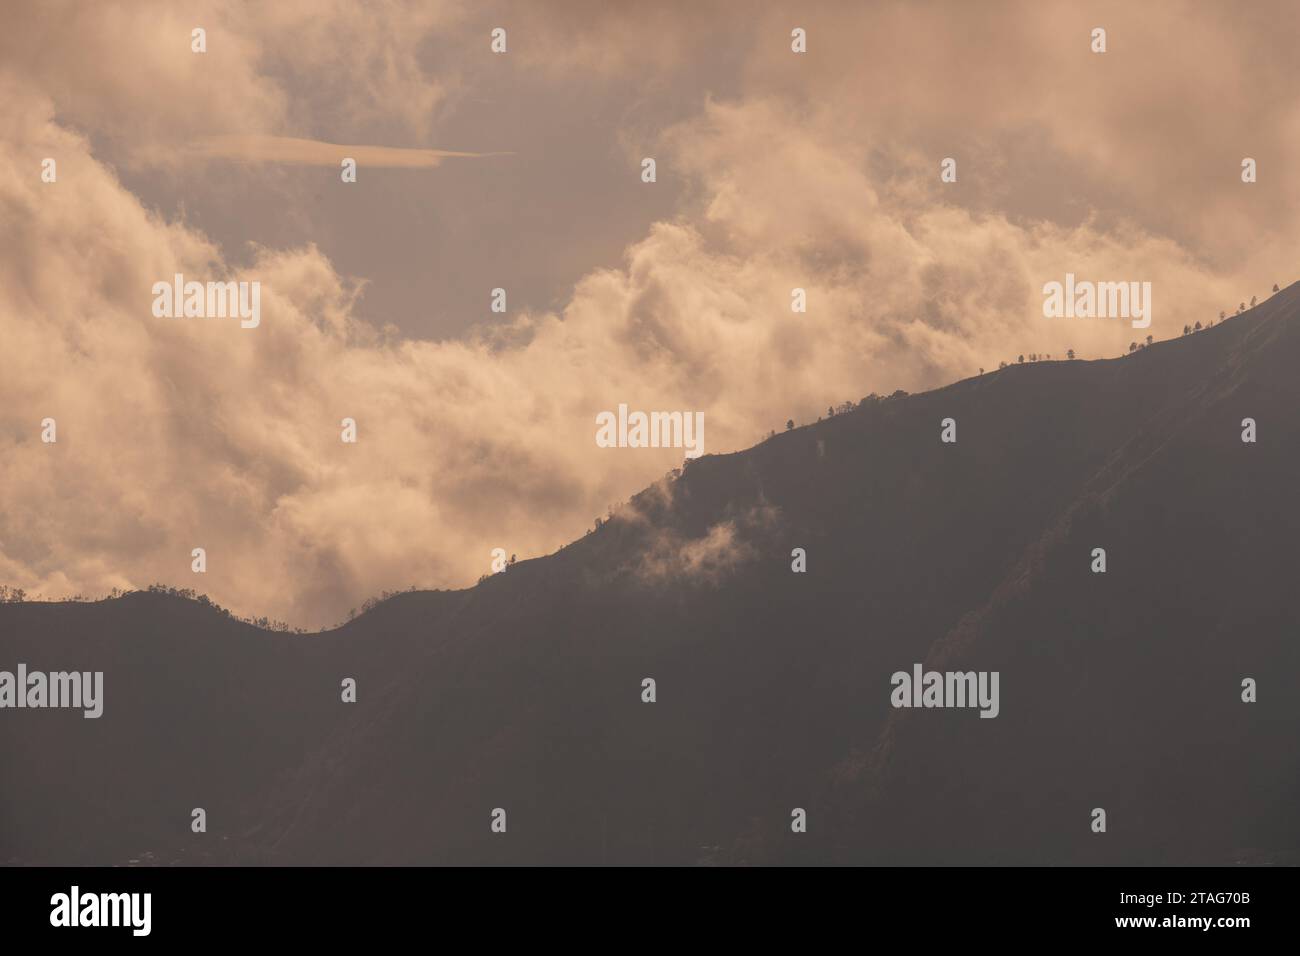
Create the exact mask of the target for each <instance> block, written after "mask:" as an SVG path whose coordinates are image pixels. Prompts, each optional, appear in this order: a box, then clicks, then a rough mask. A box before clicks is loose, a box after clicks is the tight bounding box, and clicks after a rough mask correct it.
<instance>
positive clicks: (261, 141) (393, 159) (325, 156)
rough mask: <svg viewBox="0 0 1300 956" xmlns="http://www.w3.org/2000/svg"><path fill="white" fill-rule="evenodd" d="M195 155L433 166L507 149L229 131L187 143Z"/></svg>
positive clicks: (304, 163) (332, 163)
mask: <svg viewBox="0 0 1300 956" xmlns="http://www.w3.org/2000/svg"><path fill="white" fill-rule="evenodd" d="M186 149H187V152H188V153H189V155H190V156H192V157H194V158H196V159H226V160H235V161H240V162H249V163H289V164H294V165H301V166H338V165H339V163H341V162H342V161H343V159H344V158H345V157H349V158H351V159H354V160H356V162H357V165H358V166H361V167H373V166H378V167H386V168H389V169H433V168H435V167H436V166H438V165H439V164H441V163H442V161H443V160H444V159H447V158H449V157H451V158H482V157H485V156H506V155H510V154H508V153H460V152H453V151H451V150H446V149H405V148H400V147H395V146H341V145H339V144H337V143H323V142H320V141H319V140H313V139H296V138H294V137H291V136H259V135H255V134H249V135H229V136H213V137H209V138H207V139H201V140H196V141H195V142H193V143H191V144H189V145H188V146H187V148H186Z"/></svg>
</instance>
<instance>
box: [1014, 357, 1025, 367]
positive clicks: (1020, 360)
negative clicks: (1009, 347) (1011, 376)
mask: <svg viewBox="0 0 1300 956" xmlns="http://www.w3.org/2000/svg"><path fill="white" fill-rule="evenodd" d="M1024 361H1025V357H1024V356H1023V355H1022V356H1020V358H1018V359H1016V362H1017V363H1019V364H1022V365H1023V364H1024Z"/></svg>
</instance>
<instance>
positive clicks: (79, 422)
mask: <svg viewBox="0 0 1300 956" xmlns="http://www.w3.org/2000/svg"><path fill="white" fill-rule="evenodd" d="M3 18H4V20H3V23H2V24H0V137H2V141H0V222H3V226H4V228H3V231H0V249H2V250H3V254H2V255H0V334H3V341H4V348H3V349H2V350H0V488H3V491H4V501H3V505H2V507H0V583H6V584H9V585H11V586H18V587H24V588H26V589H27V590H28V591H33V592H40V593H41V594H43V595H45V596H47V597H57V596H60V595H64V594H70V593H75V592H78V591H80V592H85V593H92V594H99V593H104V592H106V591H107V590H108V589H109V588H111V587H114V586H119V587H139V586H143V585H145V584H148V583H150V582H152V581H163V582H166V583H169V584H173V585H175V586H178V587H195V588H197V589H198V590H200V591H204V592H207V593H208V594H210V595H211V596H212V597H213V598H214V599H216V600H218V601H219V602H221V603H223V604H226V605H227V606H230V607H232V608H233V609H234V610H236V611H237V612H239V613H252V614H258V615H261V614H268V615H271V616H274V617H280V618H283V619H286V620H288V621H289V622H290V623H292V624H302V625H308V626H314V625H319V624H321V623H326V622H333V621H336V620H338V619H340V618H341V617H342V615H343V614H344V613H345V612H346V610H347V609H348V608H349V607H352V606H356V605H359V604H360V602H361V601H362V600H364V599H365V598H366V597H367V596H369V595H372V594H375V593H377V592H378V591H380V590H383V589H396V588H400V587H405V586H407V585H410V584H418V585H420V586H427V587H439V586H442V587H448V586H460V585H465V584H469V583H472V582H473V581H474V580H475V579H476V578H477V577H478V576H479V575H480V574H482V573H484V572H486V571H487V570H488V567H489V563H490V560H491V558H490V553H491V550H492V549H493V548H494V547H502V548H505V549H506V551H507V552H513V553H517V554H519V556H520V557H521V558H523V557H529V556H535V555H539V554H544V553H547V552H549V551H551V550H554V549H555V548H556V547H558V546H560V545H561V544H563V543H564V542H566V541H568V540H571V539H573V538H575V537H578V536H580V535H581V534H582V533H583V532H584V531H585V530H586V529H587V528H588V527H590V526H591V525H592V522H593V519H594V518H595V516H596V515H598V514H603V513H604V512H605V511H606V509H607V508H608V506H610V505H612V504H615V503H617V502H619V501H621V500H624V499H626V498H627V497H628V496H630V495H631V494H632V493H634V492H635V491H637V490H638V489H640V488H641V487H643V486H644V485H646V484H648V483H649V482H651V481H653V480H654V479H655V478H657V477H658V476H660V475H662V474H663V473H664V472H665V471H667V470H668V469H669V468H672V467H674V466H675V465H678V464H680V460H681V455H680V452H677V451H672V450H643V449H607V448H598V447H597V446H596V444H595V441H594V434H595V415H596V414H597V413H598V412H600V411H603V410H612V409H615V408H617V406H618V404H619V403H627V404H628V405H630V406H631V407H632V408H634V409H636V408H640V409H646V410H651V409H654V410H699V411H703V412H704V413H705V417H706V421H707V430H706V441H705V449H706V451H707V452H725V451H733V450H736V449H738V448H743V447H747V446H749V445H750V444H752V443H753V442H754V441H756V440H757V439H758V438H760V437H761V436H762V435H764V434H766V432H767V431H768V430H769V429H771V428H780V427H782V423H784V422H785V420H786V419H787V418H789V417H793V418H794V419H795V420H796V421H797V422H806V421H809V420H812V419H815V418H816V416H817V415H818V414H821V413H824V412H825V409H826V407H827V405H829V404H832V403H839V402H842V401H844V400H846V399H855V400H856V399H858V398H861V397H862V396H863V395H866V394H867V393H868V392H871V391H877V392H889V391H893V390H894V389H896V388H906V389H908V390H912V391H916V390H921V389H924V388H928V387H932V386H936V385H940V384H944V383H946V382H949V381H952V380H954V379H958V378H963V377H966V376H968V375H972V374H975V373H976V371H977V370H978V368H979V367H981V366H983V367H985V368H988V369H992V368H996V367H997V364H998V362H999V360H1008V361H1011V360H1014V359H1015V356H1016V355H1017V354H1019V353H1028V352H1042V353H1047V352H1050V353H1052V354H1053V355H1061V354H1063V353H1064V352H1065V350H1066V349H1067V348H1071V347H1072V348H1074V349H1075V350H1076V351H1077V352H1078V353H1079V355H1080V356H1081V357H1085V358H1091V357H1097V356H1105V357H1113V356H1116V355H1119V354H1120V353H1121V352H1122V351H1124V350H1125V349H1126V348H1127V345H1128V343H1129V342H1130V341H1131V340H1133V339H1134V338H1136V337H1137V336H1138V333H1137V332H1135V331H1134V330H1133V329H1132V328H1130V327H1129V326H1128V323H1127V322H1124V321H1118V320H1049V319H1045V318H1043V314H1042V301H1043V300H1042V293H1041V289H1042V285H1043V283H1045V282H1048V281H1052V280H1057V281H1059V280H1061V279H1063V277H1064V275H1065V273H1066V272H1074V273H1076V274H1077V275H1079V276H1081V277H1085V278H1093V279H1098V280H1109V281H1125V280H1139V281H1149V282H1151V283H1152V287H1153V297H1154V302H1153V304H1154V323H1153V325H1152V327H1151V328H1150V329H1147V330H1145V332H1144V333H1142V334H1145V333H1146V332H1149V333H1151V334H1153V335H1154V336H1155V337H1156V338H1157V339H1160V338H1168V337H1171V336H1174V335H1177V334H1178V333H1179V332H1180V331H1181V329H1182V326H1183V325H1184V323H1194V322H1195V321H1197V320H1202V321H1204V320H1206V319H1208V318H1211V317H1214V316H1217V314H1218V312H1219V310H1220V309H1227V310H1232V309H1233V308H1235V306H1236V304H1237V303H1238V302H1240V301H1242V300H1249V298H1250V296H1251V295H1264V294H1265V293H1267V291H1268V290H1269V289H1270V288H1271V286H1272V284H1273V283H1274V282H1278V283H1281V284H1283V285H1285V284H1287V283H1289V282H1291V281H1293V280H1294V279H1295V278H1297V276H1296V271H1297V267H1296V257H1295V250H1296V248H1297V239H1298V238H1300V235H1298V233H1300V218H1298V217H1297V211H1298V210H1297V206H1298V205H1300V186H1298V185H1297V183H1298V182H1300V180H1297V177H1296V175H1295V173H1294V170H1295V169H1296V168H1297V163H1296V160H1297V156H1296V145H1295V144H1297V143H1300V98H1297V95H1296V90H1297V89H1300V69H1298V68H1297V67H1296V66H1295V62H1296V58H1295V55H1294V53H1295V51H1294V42H1293V38H1294V34H1295V28H1296V26H1297V20H1298V19H1300V16H1298V14H1297V11H1296V8H1295V6H1294V4H1288V3H1281V2H1279V3H1275V4H1271V3H1251V4H1238V3H1211V2H1195V3H1177V2H1169V0H1160V2H1150V3H1143V4H1133V3H1127V2H1126V3H1116V4H1087V3H1063V4H1052V3H1044V2H1026V3H1006V4H998V3H984V2H982V3H969V2H952V3H925V2H919V0H911V2H906V3H901V2H900V3H866V2H862V3H848V2H844V3H826V4H809V3H806V2H801V3H790V4H777V3H761V2H757V3H756V2H745V3H737V4H725V3H719V4H700V3H695V2H689V3H644V4H639V5H633V4H631V3H626V4H624V3H619V4H611V3H589V4H588V3H579V2H573V0H564V2H559V0H555V2H544V0H534V2H527V3H519V4H490V3H463V4H453V3H438V2H428V0H421V2H418V3H409V4H407V3H398V2H375V3H367V4H357V3H352V2H333V3H332V2H327V0H279V2H276V3H273V4H261V3H257V4H254V3H248V4H243V3H229V2H215V0H214V2H203V3H176V2H167V3H157V4H152V3H121V4H114V3H89V2H86V3H44V4H39V5H36V4H30V5H11V6H10V7H9V8H8V9H7V10H6V11H5V12H4V14H3ZM498 26H499V27H503V28H505V29H506V31H507V49H508V52H507V53H505V54H493V53H492V52H491V49H490V42H491V38H490V33H491V31H492V29H493V28H494V27H498ZM194 27H202V28H204V29H205V30H206V32H207V38H206V39H207V52H206V53H202V54H197V53H193V52H192V51H191V30H192V29H193V28H194ZM795 27H802V28H804V29H805V30H806V31H807V38H808V39H807V47H808V52H807V53H805V54H795V53H793V52H791V49H790V42H791V40H790V32H791V30H792V29H794V28H795ZM1094 27H1104V28H1105V29H1106V31H1107V47H1108V49H1107V52H1106V53H1104V54H1097V53H1093V52H1092V50H1091V48H1090V45H1091V37H1090V33H1091V31H1092V29H1093V28H1094ZM330 144H344V146H345V147H346V148H347V149H349V150H350V152H349V153H348V155H354V156H356V157H357V159H358V161H359V171H358V180H357V182H356V183H343V182H342V181H341V178H340V175H339V168H338V164H337V159H336V158H335V154H334V153H333V147H332V146H331V145H330ZM454 154H470V155H454ZM647 156H649V157H654V158H655V159H656V162H657V171H658V181H657V182H655V183H653V184H646V183H643V182H641V179H640V163H641V159H642V157H647ZM47 157H49V158H54V159H55V160H56V162H57V176H58V178H57V182H54V183H46V182H42V179H41V168H42V167H41V163H42V160H43V159H44V158H47ZM944 157H953V158H955V159H956V160H957V163H958V181H957V182H956V183H941V182H940V179H939V164H940V161H941V160H942V159H943V158H944ZM1244 157H1252V158H1254V159H1255V160H1256V161H1257V163H1258V182H1255V183H1251V184H1245V183H1243V182H1242V181H1241V162H1242V159H1243V158H1244ZM176 272H182V273H184V274H185V276H186V277H187V278H192V279H198V280H200V281H205V280H208V279H225V278H230V279H236V280H249V281H251V280H257V281H259V282H260V283H261V286H262V321H261V325H260V326H259V327H258V328H256V329H241V328H239V325H238V323H237V322H234V323H232V322H224V321H221V320H205V319H188V320H177V319H159V318H155V317H154V316H153V314H152V311H151V303H152V293H151V288H152V286H153V283H154V282H157V281H159V280H170V278H171V276H172V275H173V274H174V273H176ZM796 286H799V287H803V288H806V289H807V290H808V311H807V313H806V314H794V313H792V312H791V310H790V290H791V289H792V288H794V287H796ZM495 287H502V288H505V289H506V290H507V297H508V298H507V302H508V311H507V313H506V314H505V315H500V314H494V313H493V312H491V311H490V309H489V304H490V295H491V290H492V289H493V288H495ZM46 417H52V418H54V419H56V421H57V423H58V442H57V443H56V444H54V445H48V444H43V443H42V442H41V441H40V423H41V420H42V419H44V418H46ZM344 417H352V418H355V419H356V421H357V423H358V429H359V441H358V443H357V444H356V445H346V444H343V443H342V442H340V440H339V432H340V427H339V426H340V421H341V419H342V418H344ZM194 547H204V548H206V550H207V553H208V572H207V573H206V575H203V576H200V575H195V574H193V573H192V572H191V570H190V560H191V559H190V551H191V549H192V548H194Z"/></svg>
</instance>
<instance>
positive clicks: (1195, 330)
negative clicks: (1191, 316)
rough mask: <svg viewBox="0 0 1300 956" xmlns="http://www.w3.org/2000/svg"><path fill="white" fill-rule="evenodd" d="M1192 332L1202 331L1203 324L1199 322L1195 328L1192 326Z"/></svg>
mask: <svg viewBox="0 0 1300 956" xmlns="http://www.w3.org/2000/svg"><path fill="white" fill-rule="evenodd" d="M1192 331H1193V332H1199V331H1201V323H1200V322H1199V321H1198V322H1197V323H1196V324H1195V325H1194V326H1192Z"/></svg>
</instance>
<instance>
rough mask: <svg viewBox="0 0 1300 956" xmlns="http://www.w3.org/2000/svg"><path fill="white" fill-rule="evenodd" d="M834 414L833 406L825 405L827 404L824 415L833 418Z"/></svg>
mask: <svg viewBox="0 0 1300 956" xmlns="http://www.w3.org/2000/svg"><path fill="white" fill-rule="evenodd" d="M834 416H835V406H833V405H827V406H826V417H827V418H833V417H834Z"/></svg>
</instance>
